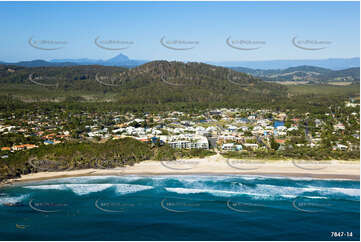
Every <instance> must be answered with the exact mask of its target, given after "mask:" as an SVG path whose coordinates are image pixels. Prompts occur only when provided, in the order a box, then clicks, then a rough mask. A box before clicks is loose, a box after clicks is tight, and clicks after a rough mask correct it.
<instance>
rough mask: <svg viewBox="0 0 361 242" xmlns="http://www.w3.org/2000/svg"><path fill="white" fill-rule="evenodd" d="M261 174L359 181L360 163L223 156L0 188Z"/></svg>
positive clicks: (44, 175)
mask: <svg viewBox="0 0 361 242" xmlns="http://www.w3.org/2000/svg"><path fill="white" fill-rule="evenodd" d="M125 175H141V176H157V175H240V176H242V175H258V176H270V177H272V176H277V177H290V178H292V177H304V178H312V179H328V180H329V179H330V180H332V179H348V180H356V181H357V180H360V162H359V161H341V160H330V161H303V160H296V161H295V160H294V161H290V160H277V161H265V160H229V159H226V158H224V157H222V156H221V155H214V156H211V157H206V158H193V159H187V160H181V161H153V160H148V161H143V162H140V163H136V164H135V165H133V166H126V167H118V168H107V169H93V168H90V169H81V170H70V171H69V170H68V171H54V172H37V173H31V174H27V175H22V176H21V177H20V178H15V179H9V180H7V181H6V182H5V183H3V184H1V185H11V184H18V183H23V182H33V181H41V180H48V179H59V178H67V177H81V176H125Z"/></svg>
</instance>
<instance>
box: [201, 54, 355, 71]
mask: <svg viewBox="0 0 361 242" xmlns="http://www.w3.org/2000/svg"><path fill="white" fill-rule="evenodd" d="M207 63H209V64H212V65H217V66H228V67H239V66H242V67H246V68H252V69H263V70H269V69H286V68H290V67H295V66H317V67H322V68H327V69H331V70H342V69H347V68H352V67H360V58H359V57H354V58H331V59H319V60H268V61H224V62H207Z"/></svg>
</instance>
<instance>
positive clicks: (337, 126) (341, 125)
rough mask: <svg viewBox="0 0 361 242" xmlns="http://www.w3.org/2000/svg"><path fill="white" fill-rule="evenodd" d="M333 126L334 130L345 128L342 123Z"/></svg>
mask: <svg viewBox="0 0 361 242" xmlns="http://www.w3.org/2000/svg"><path fill="white" fill-rule="evenodd" d="M333 128H334V130H345V126H344V125H343V124H342V123H338V124H335V125H334V126H333Z"/></svg>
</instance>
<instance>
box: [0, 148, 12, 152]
mask: <svg viewBox="0 0 361 242" xmlns="http://www.w3.org/2000/svg"><path fill="white" fill-rule="evenodd" d="M1 151H11V148H10V147H1Z"/></svg>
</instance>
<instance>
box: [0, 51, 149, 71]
mask: <svg viewBox="0 0 361 242" xmlns="http://www.w3.org/2000/svg"><path fill="white" fill-rule="evenodd" d="M147 62H148V61H146V60H131V59H129V58H128V57H127V56H126V55H123V54H118V55H117V56H115V57H113V58H110V59H108V60H96V59H88V58H82V59H54V60H50V61H45V60H32V61H20V62H16V63H6V62H1V61H0V64H7V65H15V66H22V67H50V66H79V65H102V66H121V67H128V68H131V67H136V66H139V65H142V64H145V63H147Z"/></svg>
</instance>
